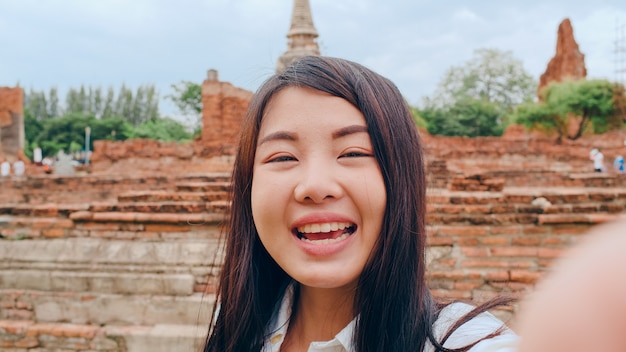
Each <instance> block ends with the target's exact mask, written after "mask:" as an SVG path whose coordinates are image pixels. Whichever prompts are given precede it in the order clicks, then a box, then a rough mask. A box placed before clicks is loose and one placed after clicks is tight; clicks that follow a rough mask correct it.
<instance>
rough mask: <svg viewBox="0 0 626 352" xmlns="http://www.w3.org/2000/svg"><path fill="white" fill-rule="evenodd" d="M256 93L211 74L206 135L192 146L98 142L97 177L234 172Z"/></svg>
mask: <svg viewBox="0 0 626 352" xmlns="http://www.w3.org/2000/svg"><path fill="white" fill-rule="evenodd" d="M251 98H252V92H250V91H248V90H245V89H242V88H238V87H235V86H233V85H232V84H231V83H229V82H222V81H219V79H218V72H217V71H216V70H209V71H208V74H207V79H206V80H205V81H204V82H203V83H202V124H203V128H202V135H201V136H200V139H198V140H195V141H193V142H192V143H166V142H159V141H154V140H147V139H134V140H128V141H123V142H114V141H106V140H100V141H94V152H93V155H92V157H91V161H92V170H91V171H92V173H96V174H117V175H120V174H123V175H132V174H136V173H149V172H163V173H184V174H188V173H201V172H207V171H209V170H210V171H228V170H230V167H231V165H232V161H233V158H232V156H233V155H234V154H235V151H236V144H237V139H238V137H239V126H241V121H242V119H243V115H244V114H245V111H246V110H247V109H248V103H249V102H250V99H251Z"/></svg>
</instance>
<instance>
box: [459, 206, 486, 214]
mask: <svg viewBox="0 0 626 352" xmlns="http://www.w3.org/2000/svg"><path fill="white" fill-rule="evenodd" d="M463 211H464V212H466V213H477V214H490V213H491V206H490V205H466V206H465V207H463Z"/></svg>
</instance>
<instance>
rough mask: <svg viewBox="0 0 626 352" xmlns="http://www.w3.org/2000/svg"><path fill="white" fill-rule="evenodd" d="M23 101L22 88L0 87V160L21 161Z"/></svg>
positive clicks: (22, 148)
mask: <svg viewBox="0 0 626 352" xmlns="http://www.w3.org/2000/svg"><path fill="white" fill-rule="evenodd" d="M23 101H24V98H23V94H22V88H19V87H16V88H8V87H0V160H2V159H7V160H9V161H10V162H13V161H15V160H17V159H23V150H24V103H23Z"/></svg>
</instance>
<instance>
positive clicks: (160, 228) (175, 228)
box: [146, 224, 191, 232]
mask: <svg viewBox="0 0 626 352" xmlns="http://www.w3.org/2000/svg"><path fill="white" fill-rule="evenodd" d="M190 229H191V228H190V226H189V225H165V224H146V232H188V231H189V230H190Z"/></svg>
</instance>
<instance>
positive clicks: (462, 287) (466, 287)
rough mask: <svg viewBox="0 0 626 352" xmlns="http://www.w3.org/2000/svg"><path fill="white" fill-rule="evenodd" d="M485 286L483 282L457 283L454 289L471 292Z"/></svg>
mask: <svg viewBox="0 0 626 352" xmlns="http://www.w3.org/2000/svg"><path fill="white" fill-rule="evenodd" d="M483 284H484V283H483V282H482V281H480V282H455V283H454V285H453V288H454V289H455V290H459V291H471V290H474V289H477V288H479V287H480V286H482V285H483Z"/></svg>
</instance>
